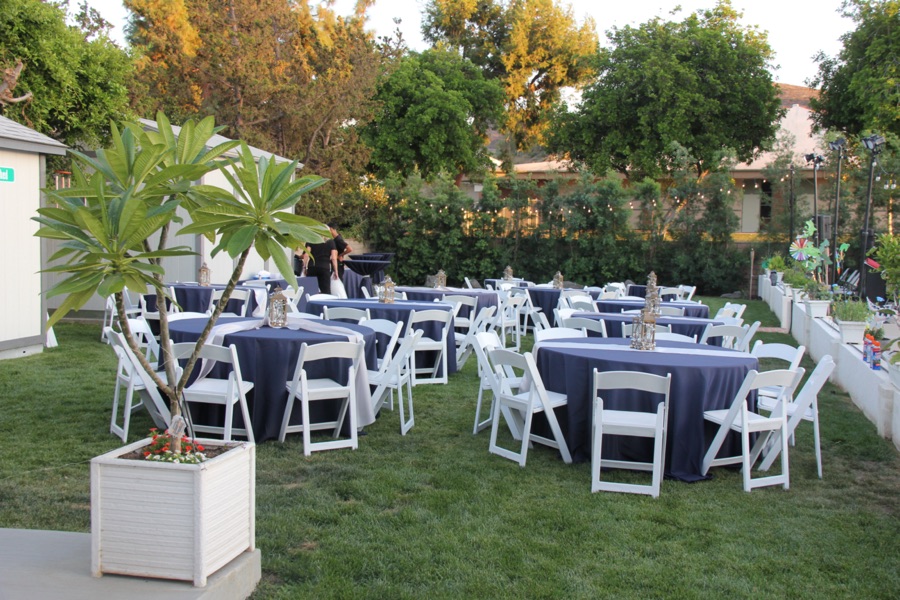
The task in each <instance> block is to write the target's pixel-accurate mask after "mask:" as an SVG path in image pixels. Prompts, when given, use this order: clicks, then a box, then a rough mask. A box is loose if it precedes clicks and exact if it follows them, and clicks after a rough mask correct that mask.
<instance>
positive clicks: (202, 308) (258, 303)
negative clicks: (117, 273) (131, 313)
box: [147, 283, 267, 316]
mask: <svg viewBox="0 0 900 600" xmlns="http://www.w3.org/2000/svg"><path fill="white" fill-rule="evenodd" d="M166 285H168V286H169V287H171V288H174V289H175V300H176V301H177V302H178V306H180V307H181V310H182V311H184V312H200V313H202V312H206V311H207V310H209V301H210V300H211V299H212V293H213V290H224V289H225V287H226V286H225V285H224V284H217V283H216V284H210V285H199V284H194V283H170V284H166ZM235 289H237V290H245V291H249V292H250V296H249V300H248V301H249V302H250V305H249V306H247V316H250V315H252V314H253V313H254V312H255V311H256V309H257V308H260V307H261V308H262V309H263V310H265V308H266V300H265V299H266V297H267V292H266V290H263V288H259V287H253V286H245V285H238V286H235ZM257 294H259V295H257ZM242 304H243V301H242V300H237V299H235V298H232V299H230V300H228V304H227V306H226V307H225V310H226V311H228V312H235V313H236V312H238V311H240V310H241V305H242ZM147 310H151V311H153V310H156V297H155V296H150V297H149V298H148V302H147Z"/></svg>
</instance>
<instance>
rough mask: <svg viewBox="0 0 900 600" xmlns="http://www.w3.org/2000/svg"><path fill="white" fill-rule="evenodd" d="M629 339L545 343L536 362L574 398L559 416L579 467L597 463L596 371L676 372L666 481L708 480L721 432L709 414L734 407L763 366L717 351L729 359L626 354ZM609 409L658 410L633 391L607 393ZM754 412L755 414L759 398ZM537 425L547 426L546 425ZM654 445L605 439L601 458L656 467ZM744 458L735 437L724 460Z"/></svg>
mask: <svg viewBox="0 0 900 600" xmlns="http://www.w3.org/2000/svg"><path fill="white" fill-rule="evenodd" d="M572 342H581V344H580V346H579V347H578V348H554V347H552V345H553V343H572ZM628 343H629V342H628V340H625V339H621V338H619V339H616V338H588V339H587V342H585V339H584V338H581V339H580V340H553V341H552V342H547V343H546V344H544V345H543V346H542V347H541V348H540V349H539V351H538V352H537V354H536V356H535V360H536V362H537V366H538V370H539V371H540V373H541V377H542V378H543V380H544V385H545V386H546V388H547V389H548V390H551V391H554V392H560V393H563V394H566V395H567V396H568V399H569V401H568V406H567V407H564V408H563V409H560V411H559V414H558V418H559V420H560V425H561V427H562V429H563V434H564V435H565V438H566V441H567V443H568V445H569V451H570V452H571V453H572V457H573V458H574V459H575V460H576V461H589V460H590V458H591V421H592V417H593V404H594V403H593V391H592V389H593V371H594V369H595V368H596V369H599V370H600V371H641V372H645V373H652V374H654V375H663V376H664V375H666V374H667V373H671V374H672V386H671V390H670V396H669V419H668V427H669V432H668V440H667V444H666V475H668V476H671V477H674V478H677V479H680V480H683V481H698V480H701V479H703V478H704V477H703V475H702V474H701V468H702V463H703V456H704V454H705V453H706V447H707V445H708V442H709V441H711V440H712V435H714V434H715V431H716V428H715V427H712V426H708V425H707V424H706V423H705V421H704V419H703V411H705V410H716V409H724V408H728V407H730V406H731V402H732V401H733V400H734V395H735V394H736V393H737V392H738V390H739V389H740V387H741V384H742V383H743V381H744V378H745V377H746V375H747V373H749V372H750V370H751V369H757V368H758V362H757V359H756V358H755V357H753V356H751V355H749V354H746V353H742V352H735V351H728V350H723V349H721V348H717V349H716V351H717V352H720V353H725V355H716V356H707V355H704V354H700V353H696V352H694V353H691V352H687V353H684V354H672V353H665V352H661V351H658V350H657V351H638V350H629V349H627V346H628ZM658 345H659V346H660V347H671V348H682V349H685V350H690V349H693V348H696V346H695V345H692V344H682V343H678V342H659V344H658ZM604 402H605V406H606V407H607V408H611V409H619V410H624V409H626V408H627V407H628V406H631V407H635V408H638V409H640V410H645V411H652V412H655V410H656V408H655V407H656V404H655V403H654V396H652V395H644V394H641V393H632V392H627V393H626V392H609V393H606V394H605V395H604ZM751 404H752V405H751V409H752V410H755V409H756V403H755V396H754V398H753V402H752V403H751ZM535 424H536V425H539V427H540V426H541V425H545V424H546V421H545V420H543V419H542V423H540V424H538V423H537V421H536V423H535ZM652 453H653V440H652V439H647V438H635V437H629V436H604V439H603V457H604V458H609V459H615V458H622V459H625V460H644V461H647V462H652ZM728 453H731V455H733V454H739V453H740V438H738V437H737V436H736V435H731V436H729V439H727V440H726V443H725V445H723V453H722V456H727V455H729V454H728Z"/></svg>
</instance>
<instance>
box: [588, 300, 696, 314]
mask: <svg viewBox="0 0 900 600" xmlns="http://www.w3.org/2000/svg"><path fill="white" fill-rule="evenodd" d="M666 306H676V307H682V308H684V316H686V317H698V318H700V319H708V318H709V307H708V306H706V305H705V304H700V303H699V302H666ZM597 308H598V309H600V312H609V313H617V312H622V311H623V310H636V309H637V310H640V309H642V308H644V301H643V300H621V299H620V300H597Z"/></svg>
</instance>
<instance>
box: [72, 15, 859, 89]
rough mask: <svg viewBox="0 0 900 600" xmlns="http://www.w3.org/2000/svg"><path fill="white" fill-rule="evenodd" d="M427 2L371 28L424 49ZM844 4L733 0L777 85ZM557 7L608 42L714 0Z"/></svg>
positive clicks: (829, 46) (118, 26) (797, 73)
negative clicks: (762, 40) (767, 50)
mask: <svg viewBox="0 0 900 600" xmlns="http://www.w3.org/2000/svg"><path fill="white" fill-rule="evenodd" d="M88 1H89V3H90V5H91V6H92V7H94V8H96V9H97V10H99V11H100V14H101V15H102V16H103V18H104V19H106V20H107V21H109V22H110V23H112V24H113V26H114V29H113V31H112V37H113V39H114V40H116V41H118V42H119V43H120V45H123V46H124V44H125V42H124V34H123V32H122V30H123V25H124V23H125V19H126V15H127V11H126V10H125V8H124V6H123V5H122V2H121V0H88ZM425 3H426V2H425V0H376V2H375V5H374V6H373V7H372V8H370V9H369V28H370V29H372V30H374V31H375V33H376V35H378V36H383V35H390V34H391V33H392V32H393V31H394V30H395V29H396V28H397V27H398V25H397V24H395V23H394V19H395V18H399V19H401V22H400V24H399V28H400V30H401V31H402V32H403V37H404V39H405V40H406V42H407V44H408V45H409V47H410V48H412V49H413V50H424V49H426V48H427V47H428V46H427V44H426V43H425V42H424V40H423V39H422V35H421V32H420V26H421V15H422V9H423V7H424V6H425ZM841 3H842V0H819V1H818V2H809V1H801V0H732V6H733V7H734V8H735V9H736V10H738V11H741V12H743V13H744V17H743V21H742V22H743V24H744V25H747V26H751V25H756V26H758V27H759V28H760V29H761V30H763V31H766V32H768V35H769V44H770V45H771V46H772V49H773V50H774V51H775V60H774V61H773V62H774V64H775V65H777V66H778V67H779V68H778V69H777V70H775V71H774V72H773V76H774V78H775V80H776V81H779V82H781V83H788V84H794V85H804V83H805V82H806V81H807V80H809V79H811V78H812V77H814V76H815V75H816V72H817V71H818V69H817V67H816V63H815V61H813V56H814V55H815V54H816V53H817V52H818V51H820V50H822V51H824V52H825V53H826V54H828V55H830V56H834V55H836V54H837V53H838V52H839V51H840V49H841V43H840V37H841V35H843V34H844V33H846V32H847V31H850V30H852V29H853V28H854V27H853V26H854V23H853V21H851V20H850V19H847V18H844V17H842V16H841V15H840V13H839V12H838V10H839V8H840V5H841ZM557 4H560V5H563V6H565V5H569V6H571V8H572V13H573V15H574V16H575V19H576V21H577V22H578V23H581V22H583V21H584V19H585V18H587V17H592V18H593V19H594V23H595V25H596V27H597V35H598V37H599V38H600V40H601V42H605V40H606V36H605V33H606V31H608V30H609V29H611V28H612V27H613V26H617V27H622V26H625V25H640V24H641V23H644V22H646V21H647V20H649V19H651V18H653V17H655V16H659V17H662V18H672V19H674V20H681V19H683V18H684V16H685V15H688V14H690V13H691V12H693V11H695V10H698V9H705V8H711V7H712V6H714V5H715V0H681V1H680V2H678V1H670V2H662V1H657V0H628V1H615V0H612V1H610V0H571V1H570V2H567V1H566V0H558V2H557ZM353 5H354V0H336V1H335V10H336V11H337V12H338V14H350V13H351V12H352V8H353ZM678 5H680V6H681V9H682V11H681V13H680V16H675V17H671V16H670V14H669V13H670V12H671V11H672V9H673V8H675V7H676V6H678Z"/></svg>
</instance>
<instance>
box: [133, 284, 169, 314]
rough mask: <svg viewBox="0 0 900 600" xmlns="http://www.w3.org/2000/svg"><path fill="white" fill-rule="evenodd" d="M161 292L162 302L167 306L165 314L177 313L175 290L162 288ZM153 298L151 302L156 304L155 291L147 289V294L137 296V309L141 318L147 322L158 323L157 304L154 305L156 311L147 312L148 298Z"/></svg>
mask: <svg viewBox="0 0 900 600" xmlns="http://www.w3.org/2000/svg"><path fill="white" fill-rule="evenodd" d="M163 292H164V294H165V296H164V298H165V299H164V302H166V303H168V304H169V308H168V310H167V312H168V313H169V314H171V313H177V312H178V311H179V308H178V305H177V304H176V302H175V288H172V287H164V288H163ZM151 297H152V298H153V302H156V300H157V298H156V290H154V289H153V288H148V289H147V293H145V294H140V295H139V296H138V308H139V309H140V312H141V316H142V317H143V318H144V319H145V320H147V321H159V303H158V302H157V303H156V310H149V302H150V298H151Z"/></svg>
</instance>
